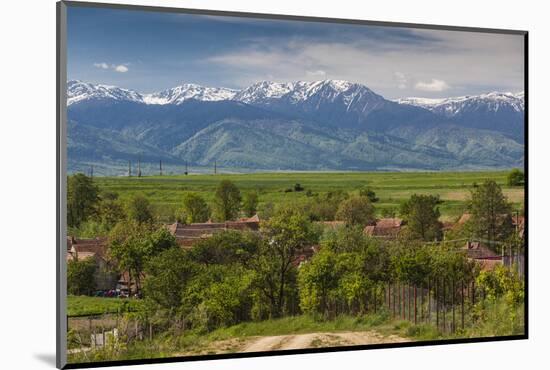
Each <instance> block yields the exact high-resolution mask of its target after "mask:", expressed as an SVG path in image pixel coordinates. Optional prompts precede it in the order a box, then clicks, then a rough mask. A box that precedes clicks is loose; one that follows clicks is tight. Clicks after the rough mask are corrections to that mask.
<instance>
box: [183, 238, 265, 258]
mask: <svg viewBox="0 0 550 370" xmlns="http://www.w3.org/2000/svg"><path fill="white" fill-rule="evenodd" d="M261 243H262V241H261V239H260V237H259V236H258V235H257V234H255V233H252V232H239V231H235V230H228V231H224V232H221V233H217V234H214V235H212V237H210V238H207V239H203V240H200V241H199V242H197V243H196V244H195V245H193V248H192V249H191V250H190V251H189V254H190V258H191V259H192V260H193V261H195V262H197V263H201V264H204V265H214V264H232V263H240V264H244V265H246V264H248V263H249V262H250V261H251V260H252V259H253V258H254V257H255V256H256V255H257V254H258V250H259V248H260V246H259V245H260V244H261Z"/></svg>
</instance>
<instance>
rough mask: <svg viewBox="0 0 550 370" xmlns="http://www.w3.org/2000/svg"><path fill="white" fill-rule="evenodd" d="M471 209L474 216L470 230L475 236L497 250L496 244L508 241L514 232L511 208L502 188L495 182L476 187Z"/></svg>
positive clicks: (472, 195) (469, 223)
mask: <svg viewBox="0 0 550 370" xmlns="http://www.w3.org/2000/svg"><path fill="white" fill-rule="evenodd" d="M469 209H470V213H471V215H472V216H471V218H470V220H469V222H468V228H469V229H470V230H471V231H472V233H473V235H474V236H476V237H478V238H481V239H485V240H486V242H487V243H488V244H489V246H490V247H491V248H493V249H494V250H497V248H496V244H495V243H494V242H495V241H503V240H506V239H507V238H508V237H509V236H510V235H511V233H512V231H513V227H512V219H511V217H510V212H511V206H510V204H509V203H508V201H507V199H506V197H505V196H504V194H502V189H501V187H500V186H499V185H498V184H497V183H496V182H495V181H493V180H487V181H485V182H484V183H483V184H481V185H479V186H477V187H475V188H474V189H473V190H472V192H471V199H470V201H469Z"/></svg>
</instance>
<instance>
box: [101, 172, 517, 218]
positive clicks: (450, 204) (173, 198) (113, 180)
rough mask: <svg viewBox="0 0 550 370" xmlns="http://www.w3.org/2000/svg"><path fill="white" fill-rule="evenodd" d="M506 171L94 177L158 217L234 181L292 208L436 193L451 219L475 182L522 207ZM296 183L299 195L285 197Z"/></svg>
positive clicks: (263, 199) (383, 204)
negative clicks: (327, 197) (364, 193)
mask: <svg viewBox="0 0 550 370" xmlns="http://www.w3.org/2000/svg"><path fill="white" fill-rule="evenodd" d="M506 175H507V172H427V173H421V172H291V173H255V174H217V175H214V174H206V175H205V174H202V175H188V176H184V175H180V176H150V177H141V178H138V177H130V178H129V177H96V178H95V179H94V181H95V182H96V183H97V184H98V185H99V187H100V189H105V190H110V191H114V192H117V193H119V194H120V196H121V198H122V199H125V198H128V197H130V196H131V195H132V194H136V193H142V194H143V195H145V196H147V197H148V198H149V199H150V200H151V202H152V203H153V204H154V206H155V207H156V208H157V209H158V210H160V213H162V212H163V211H165V210H167V209H174V208H177V207H179V206H180V205H181V200H182V197H183V195H184V193H185V192H187V191H192V192H197V193H200V194H201V195H202V196H203V197H204V198H205V199H206V200H207V201H209V202H211V201H212V199H213V196H214V191H215V188H216V186H217V185H218V183H219V182H220V181H221V180H222V179H229V180H231V181H233V182H234V183H235V184H236V185H237V186H238V187H239V188H240V189H241V191H244V192H246V191H249V190H257V191H258V192H259V194H260V209H261V205H262V204H265V203H267V202H272V203H273V204H279V203H287V202H288V203H290V202H292V203H295V202H300V201H302V200H306V199H307V194H306V193H307V191H308V190H310V191H311V192H312V193H314V194H315V193H319V194H322V193H326V192H328V191H331V190H344V191H347V192H349V193H357V192H358V191H359V189H360V188H362V187H364V186H369V187H371V188H372V189H373V190H374V191H375V192H376V195H377V196H378V197H379V198H380V201H379V202H378V203H377V209H378V211H379V212H381V211H382V210H383V209H384V208H391V207H398V206H399V204H400V202H401V201H403V200H405V199H407V198H408V197H410V195H411V194H413V193H417V194H439V195H440V197H441V199H442V200H443V201H444V203H443V204H442V205H441V206H440V211H441V214H442V218H443V219H444V220H453V219H454V218H456V217H458V216H459V215H460V214H462V213H463V211H464V206H465V202H464V201H465V199H467V197H468V195H469V190H470V188H471V186H472V184H474V183H481V182H483V181H484V180H486V179H493V180H495V181H496V182H497V183H499V184H500V185H501V186H502V187H503V190H504V193H505V195H506V196H507V197H508V199H509V200H510V201H511V202H513V203H514V205H515V206H516V207H518V208H519V207H521V204H522V203H523V196H524V190H523V187H507V186H506ZM296 183H299V184H301V185H302V187H304V188H305V190H304V191H301V192H285V190H286V189H290V188H293V187H294V184H296Z"/></svg>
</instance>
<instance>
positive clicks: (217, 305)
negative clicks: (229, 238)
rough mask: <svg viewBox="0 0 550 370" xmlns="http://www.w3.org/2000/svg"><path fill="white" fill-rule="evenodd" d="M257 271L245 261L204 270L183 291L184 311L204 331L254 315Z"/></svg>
mask: <svg viewBox="0 0 550 370" xmlns="http://www.w3.org/2000/svg"><path fill="white" fill-rule="evenodd" d="M253 280H254V272H253V271H251V270H249V269H247V268H245V267H243V266H242V265H238V264H237V265H234V264H230V265H212V266H209V267H208V268H207V269H205V270H204V271H203V272H202V273H200V274H199V275H198V276H197V278H196V279H194V281H193V283H192V284H190V285H189V286H188V287H187V288H186V290H185V293H184V295H183V303H182V304H183V308H184V312H187V313H188V318H189V320H190V321H191V323H192V325H193V327H194V328H195V329H198V330H200V331H210V330H213V329H214V328H219V327H223V326H229V325H232V324H235V323H238V322H241V321H245V320H249V319H250V311H251V307H252V282H253Z"/></svg>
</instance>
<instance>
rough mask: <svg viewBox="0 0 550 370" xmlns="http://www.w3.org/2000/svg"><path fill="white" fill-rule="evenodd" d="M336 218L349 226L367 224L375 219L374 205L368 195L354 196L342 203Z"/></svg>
mask: <svg viewBox="0 0 550 370" xmlns="http://www.w3.org/2000/svg"><path fill="white" fill-rule="evenodd" d="M336 219H337V220H341V221H344V222H345V224H346V225H348V226H354V225H359V226H365V225H368V224H370V223H372V222H374V221H375V218H374V206H373V205H372V203H371V201H370V200H369V198H367V197H361V196H359V197H352V198H349V199H347V200H344V201H343V202H342V203H340V206H339V207H338V211H337V212H336Z"/></svg>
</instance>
